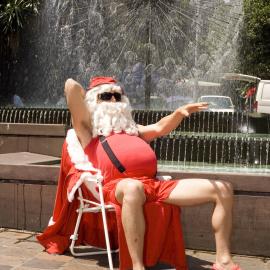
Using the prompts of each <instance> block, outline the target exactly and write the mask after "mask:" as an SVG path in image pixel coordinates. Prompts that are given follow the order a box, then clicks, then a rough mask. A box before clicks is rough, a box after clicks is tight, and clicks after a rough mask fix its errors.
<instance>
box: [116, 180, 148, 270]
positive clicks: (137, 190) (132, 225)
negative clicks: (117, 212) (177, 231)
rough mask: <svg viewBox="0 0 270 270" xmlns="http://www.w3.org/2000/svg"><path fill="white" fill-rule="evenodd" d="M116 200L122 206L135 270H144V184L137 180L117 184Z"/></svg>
mask: <svg viewBox="0 0 270 270" xmlns="http://www.w3.org/2000/svg"><path fill="white" fill-rule="evenodd" d="M115 196H116V199H117V200H118V201H119V203H121V204H122V224H123V228H124V232H125V237H126V241H127V246H128V250H129V254H130V257H131V260H132V264H133V270H144V269H145V268H144V265H143V245H144V233H145V221H144V214H143V204H144V202H145V194H144V187H143V184H142V183H141V182H139V181H137V180H133V179H124V180H122V181H121V182H119V183H118V184H117V187H116V191H115Z"/></svg>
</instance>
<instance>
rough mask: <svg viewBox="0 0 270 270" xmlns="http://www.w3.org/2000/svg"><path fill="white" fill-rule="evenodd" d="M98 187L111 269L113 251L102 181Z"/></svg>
mask: <svg viewBox="0 0 270 270" xmlns="http://www.w3.org/2000/svg"><path fill="white" fill-rule="evenodd" d="M98 188H99V196H100V204H101V214H102V221H103V227H104V235H105V241H106V247H107V254H108V261H109V268H110V270H113V262H112V251H111V245H110V239H109V234H108V225H107V218H106V211H105V204H104V198H103V193H102V186H101V184H100V183H99V184H98Z"/></svg>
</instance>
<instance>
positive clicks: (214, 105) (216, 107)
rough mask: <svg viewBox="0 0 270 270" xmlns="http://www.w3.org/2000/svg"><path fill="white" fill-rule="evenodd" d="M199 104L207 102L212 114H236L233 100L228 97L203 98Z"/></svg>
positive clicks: (212, 96)
mask: <svg viewBox="0 0 270 270" xmlns="http://www.w3.org/2000/svg"><path fill="white" fill-rule="evenodd" d="M198 102H207V103H208V104H209V105H208V111H212V112H234V111H235V108H234V105H233V102H232V99H231V98H230V97H228V96H215V95H209V96H201V97H199V99H198Z"/></svg>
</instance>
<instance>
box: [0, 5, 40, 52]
mask: <svg viewBox="0 0 270 270" xmlns="http://www.w3.org/2000/svg"><path fill="white" fill-rule="evenodd" d="M38 6H39V0H3V1H2V3H1V4H0V40H1V44H0V45H1V49H2V50H1V51H2V52H3V51H4V52H7V51H8V49H11V51H12V52H14V51H16V49H17V47H18V45H19V35H18V34H19V31H20V29H22V28H23V26H24V24H25V23H26V21H27V18H28V17H29V16H30V15H33V14H37V13H38Z"/></svg>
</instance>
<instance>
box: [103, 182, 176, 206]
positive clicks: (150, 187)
mask: <svg viewBox="0 0 270 270" xmlns="http://www.w3.org/2000/svg"><path fill="white" fill-rule="evenodd" d="M121 180H123V178H121V179H116V180H112V181H110V182H108V183H106V184H105V185H104V187H103V193H104V200H105V202H106V203H113V204H117V205H120V203H119V202H118V201H117V199H116V197H115V191H116V187H117V184H118V183H119V182H120V181H121ZM134 180H137V181H140V182H142V183H143V186H144V193H145V196H146V202H162V201H164V200H165V199H167V198H168V197H169V195H170V194H171V192H172V190H173V189H174V188H175V186H176V185H177V184H178V181H179V180H169V181H161V180H157V179H151V178H147V177H139V178H136V179H135V178H134Z"/></svg>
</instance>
